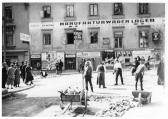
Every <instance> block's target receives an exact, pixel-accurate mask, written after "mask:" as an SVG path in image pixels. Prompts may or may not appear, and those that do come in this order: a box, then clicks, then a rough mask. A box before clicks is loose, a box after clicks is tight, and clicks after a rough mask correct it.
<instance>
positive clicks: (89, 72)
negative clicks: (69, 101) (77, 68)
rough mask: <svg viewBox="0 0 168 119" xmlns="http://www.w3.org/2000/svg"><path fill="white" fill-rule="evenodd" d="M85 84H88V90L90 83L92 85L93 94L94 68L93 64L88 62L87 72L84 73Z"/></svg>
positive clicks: (86, 64)
mask: <svg viewBox="0 0 168 119" xmlns="http://www.w3.org/2000/svg"><path fill="white" fill-rule="evenodd" d="M84 77H85V83H86V90H88V83H89V84H90V88H91V91H92V92H93V85H92V80H91V79H92V67H91V62H90V61H87V62H86V63H85V71H84Z"/></svg>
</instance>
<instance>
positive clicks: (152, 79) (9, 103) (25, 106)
mask: <svg viewBox="0 0 168 119" xmlns="http://www.w3.org/2000/svg"><path fill="white" fill-rule="evenodd" d="M96 76H97V74H96V73H94V74H93V78H92V81H93V86H94V93H90V92H89V95H99V96H101V95H102V96H115V97H124V96H129V97H131V96H132V94H131V92H132V91H133V90H134V88H135V87H134V83H135V82H134V76H131V73H130V71H128V70H125V71H124V73H123V77H124V83H125V85H118V86H114V83H115V78H114V75H113V74H112V73H111V72H107V73H106V87H107V88H105V89H103V88H98V86H97V85H96ZM34 83H35V85H36V86H35V87H34V88H32V89H29V90H25V91H22V92H19V93H16V94H14V95H13V96H12V97H9V98H7V99H3V100H2V116H5V117H6V116H8V117H15V116H24V117H25V116H26V117H33V116H36V117H44V116H45V117H53V116H60V117H62V116H66V115H59V114H58V115H57V112H60V111H61V110H60V107H59V103H60V97H59V95H60V94H59V93H58V90H61V89H65V88H67V87H68V86H78V87H80V88H81V89H82V76H81V74H79V73H75V74H72V75H62V76H56V75H53V76H51V77H47V78H40V77H39V78H37V79H35V81H34ZM119 84H120V79H119ZM89 89H90V88H89ZM144 89H145V90H146V91H151V92H152V103H151V104H150V105H149V106H144V107H142V108H137V109H138V111H139V109H140V110H141V109H143V108H145V109H147V108H149V111H151V109H152V108H153V107H155V109H156V110H158V109H160V108H161V106H162V105H163V104H162V100H161V96H163V95H164V88H163V87H162V86H158V85H157V76H156V70H149V71H146V72H145V76H144ZM99 104H100V103H99ZM102 105H103V106H102ZM104 105H105V104H104V103H101V104H100V105H99V107H101V108H102V107H103V108H105V106H104ZM79 107H80V106H79ZM95 107H96V108H95ZM101 108H98V104H96V103H94V102H91V101H90V102H89V105H88V110H90V111H88V113H86V115H85V116H86V117H89V116H95V113H96V112H97V111H99V110H100V109H101ZM137 109H135V110H134V109H132V110H130V111H129V112H130V113H131V112H132V111H133V113H131V114H130V113H126V114H125V115H124V116H126V117H127V116H128V117H131V116H130V115H132V114H133V115H134V114H135V112H136V110H137ZM79 110H81V108H79V109H78V112H77V113H78V114H76V116H79V117H80V116H81V115H82V114H80V113H81V112H80V111H79ZM93 110H94V111H93ZM134 111H135V112H134ZM142 112H143V111H142ZM149 114H150V112H149ZM142 115H143V114H142ZM68 116H70V115H68ZM71 116H74V115H71Z"/></svg>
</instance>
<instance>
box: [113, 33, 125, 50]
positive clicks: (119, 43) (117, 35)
mask: <svg viewBox="0 0 168 119" xmlns="http://www.w3.org/2000/svg"><path fill="white" fill-rule="evenodd" d="M122 39H123V32H122V31H116V32H114V42H115V46H114V47H115V48H122Z"/></svg>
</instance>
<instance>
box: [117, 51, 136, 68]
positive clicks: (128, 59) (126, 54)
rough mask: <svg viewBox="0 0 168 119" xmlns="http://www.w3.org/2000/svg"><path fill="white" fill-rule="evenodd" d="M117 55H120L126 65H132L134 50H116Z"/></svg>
mask: <svg viewBox="0 0 168 119" xmlns="http://www.w3.org/2000/svg"><path fill="white" fill-rule="evenodd" d="M115 56H116V57H119V60H120V61H121V63H122V64H124V65H125V66H127V65H130V64H131V63H132V62H133V57H132V50H120V51H119V50H118V51H115Z"/></svg>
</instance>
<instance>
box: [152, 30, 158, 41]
mask: <svg viewBox="0 0 168 119" xmlns="http://www.w3.org/2000/svg"><path fill="white" fill-rule="evenodd" d="M152 39H153V41H158V40H159V39H160V34H159V33H158V32H153V33H152Z"/></svg>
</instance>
